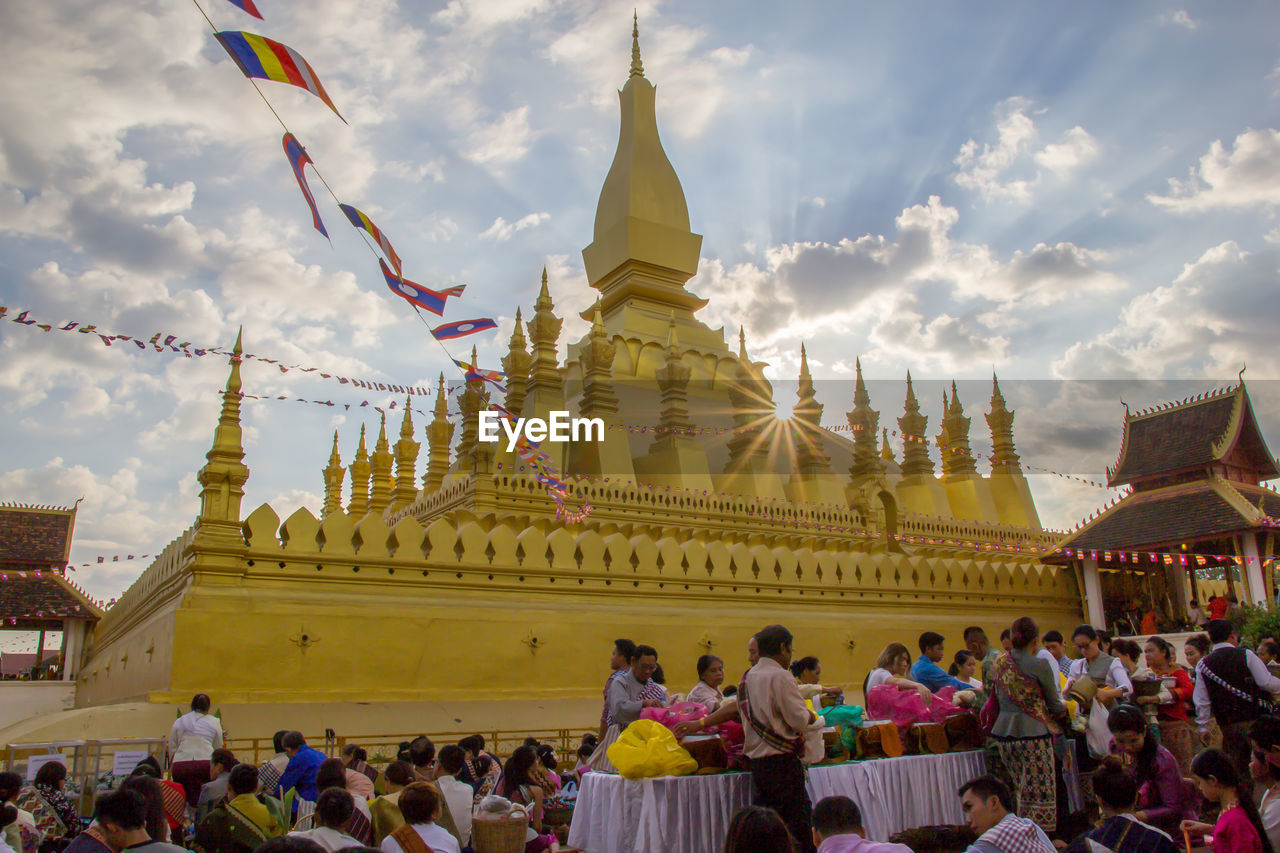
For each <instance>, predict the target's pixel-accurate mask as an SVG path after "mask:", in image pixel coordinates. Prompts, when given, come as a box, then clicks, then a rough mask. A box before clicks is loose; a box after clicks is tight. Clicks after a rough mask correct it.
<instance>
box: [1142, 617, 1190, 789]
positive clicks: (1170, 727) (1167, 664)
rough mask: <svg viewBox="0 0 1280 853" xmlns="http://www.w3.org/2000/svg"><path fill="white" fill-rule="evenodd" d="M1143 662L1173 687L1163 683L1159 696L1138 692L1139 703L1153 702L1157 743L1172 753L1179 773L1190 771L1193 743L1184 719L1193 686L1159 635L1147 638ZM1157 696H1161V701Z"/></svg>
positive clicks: (1168, 646)
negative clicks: (1171, 680) (1158, 737)
mask: <svg viewBox="0 0 1280 853" xmlns="http://www.w3.org/2000/svg"><path fill="white" fill-rule="evenodd" d="M1146 658H1147V666H1149V667H1151V671H1152V672H1154V673H1155V674H1156V675H1158V676H1160V677H1161V678H1172V679H1173V687H1172V688H1169V687H1165V689H1164V690H1162V691H1161V692H1160V695H1159V696H1139V697H1138V698H1137V699H1136V700H1134V701H1136V702H1138V703H1139V704H1152V703H1157V704H1156V722H1157V724H1158V725H1159V726H1160V743H1161V745H1163V746H1164V748H1165V749H1167V750H1169V751H1170V752H1172V753H1173V757H1174V758H1176V759H1177V761H1178V769H1180V770H1181V771H1182V775H1183V776H1190V775H1191V759H1192V758H1194V757H1195V754H1196V747H1195V742H1194V740H1193V739H1192V732H1191V724H1190V722H1188V720H1187V704H1188V703H1189V702H1190V701H1191V693H1192V691H1193V690H1194V689H1195V688H1194V685H1193V684H1192V683H1191V677H1190V676H1189V675H1187V672H1186V670H1184V669H1183V668H1182V667H1180V666H1178V663H1177V661H1176V660H1174V651H1173V646H1171V645H1169V643H1168V642H1167V641H1166V640H1165V639H1164V638H1163V637H1152V638H1151V639H1149V640H1147V646H1146ZM1161 700H1164V701H1163V702H1162V701H1161Z"/></svg>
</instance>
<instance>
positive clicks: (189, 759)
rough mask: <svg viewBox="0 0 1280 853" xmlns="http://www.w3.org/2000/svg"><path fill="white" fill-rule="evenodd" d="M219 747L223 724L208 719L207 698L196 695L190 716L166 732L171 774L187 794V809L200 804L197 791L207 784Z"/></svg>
mask: <svg viewBox="0 0 1280 853" xmlns="http://www.w3.org/2000/svg"><path fill="white" fill-rule="evenodd" d="M221 747H222V721H221V720H219V719H218V718H217V717H211V716H209V697H208V696H207V695H205V694H204V693H197V694H196V695H195V697H193V698H192V700H191V711H190V713H186V714H183V715H182V716H181V717H179V718H178V719H176V720H174V721H173V728H171V729H170V730H169V755H170V756H171V757H170V759H169V760H170V762H172V764H171V765H170V768H169V769H170V772H171V774H172V775H173V781H175V782H177V783H178V784H179V785H181V786H182V788H183V790H184V791H186V792H187V805H189V806H191V807H192V808H195V807H196V804H197V803H199V802H200V788H201V787H202V786H203V785H204V783H205V782H208V781H209V779H210V778H211V776H210V769H211V764H210V759H211V758H212V757H213V751H214V750H215V749H220V748H221Z"/></svg>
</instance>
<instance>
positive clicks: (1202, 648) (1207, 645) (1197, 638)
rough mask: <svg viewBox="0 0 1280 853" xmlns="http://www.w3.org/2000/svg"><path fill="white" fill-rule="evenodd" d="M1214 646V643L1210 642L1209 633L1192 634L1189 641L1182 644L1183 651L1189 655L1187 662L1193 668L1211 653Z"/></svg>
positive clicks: (1188, 638)
mask: <svg viewBox="0 0 1280 853" xmlns="http://www.w3.org/2000/svg"><path fill="white" fill-rule="evenodd" d="M1212 648H1213V643H1211V642H1209V635H1208V634H1192V635H1191V636H1190V637H1187V641H1186V642H1185V643H1183V645H1182V651H1183V653H1184V654H1186V656H1187V663H1188V664H1190V666H1191V668H1192V669H1195V668H1196V664H1198V663H1199V662H1200V660H1201V659H1202V658H1205V657H1207V656H1208V655H1209V651H1210V650H1211V649H1212Z"/></svg>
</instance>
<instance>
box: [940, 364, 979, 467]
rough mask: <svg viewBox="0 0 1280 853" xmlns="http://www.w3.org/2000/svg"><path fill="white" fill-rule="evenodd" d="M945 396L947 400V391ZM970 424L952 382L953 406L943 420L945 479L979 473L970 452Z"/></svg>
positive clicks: (958, 393) (954, 384)
mask: <svg viewBox="0 0 1280 853" xmlns="http://www.w3.org/2000/svg"><path fill="white" fill-rule="evenodd" d="M943 396H944V398H945V396H946V392H945V391H944V392H943ZM969 423H970V419H969V418H966V417H965V416H964V407H963V406H961V405H960V392H959V391H957V390H956V383H955V380H952V381H951V406H950V408H948V409H947V410H946V417H944V418H943V420H942V425H943V426H942V430H943V432H942V434H943V435H944V436H945V437H946V438H945V443H946V445H947V446H946V448H944V449H943V451H942V476H943V477H951V476H955V475H957V474H976V473H977V471H978V465H977V463H976V462H974V460H973V454H972V453H970V451H969Z"/></svg>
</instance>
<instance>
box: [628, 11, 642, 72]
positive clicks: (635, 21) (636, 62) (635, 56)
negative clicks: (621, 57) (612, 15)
mask: <svg viewBox="0 0 1280 853" xmlns="http://www.w3.org/2000/svg"><path fill="white" fill-rule="evenodd" d="M629 76H631V77H643V76H644V63H643V62H641V61H640V13H639V12H638V11H635V10H632V13H631V74H630V75H629Z"/></svg>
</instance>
